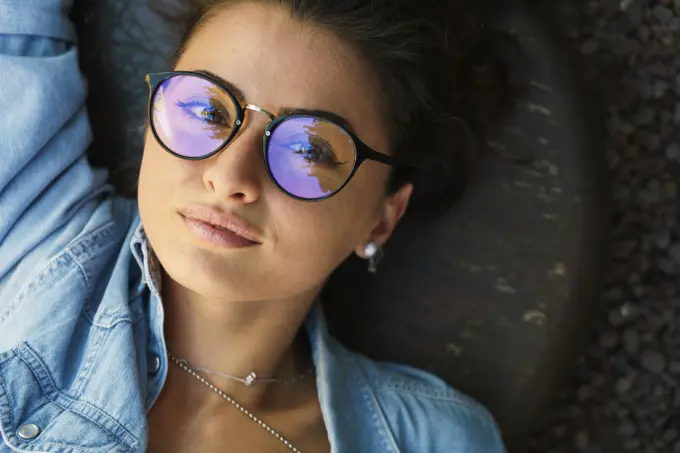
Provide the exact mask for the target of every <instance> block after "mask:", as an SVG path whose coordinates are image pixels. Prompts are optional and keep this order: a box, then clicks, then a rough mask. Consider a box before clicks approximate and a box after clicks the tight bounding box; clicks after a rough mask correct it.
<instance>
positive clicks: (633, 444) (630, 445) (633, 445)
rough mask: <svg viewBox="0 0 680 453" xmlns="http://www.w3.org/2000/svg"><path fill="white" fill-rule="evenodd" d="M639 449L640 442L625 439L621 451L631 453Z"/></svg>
mask: <svg viewBox="0 0 680 453" xmlns="http://www.w3.org/2000/svg"><path fill="white" fill-rule="evenodd" d="M638 448H640V441H639V440H638V439H632V438H629V439H626V440H624V441H623V449H624V450H626V451H633V450H637V449H638Z"/></svg>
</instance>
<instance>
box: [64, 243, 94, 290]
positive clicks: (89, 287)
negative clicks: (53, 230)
mask: <svg viewBox="0 0 680 453" xmlns="http://www.w3.org/2000/svg"><path fill="white" fill-rule="evenodd" d="M64 254H67V255H68V256H70V257H71V259H72V260H73V262H74V263H75V264H76V266H78V270H80V273H81V274H82V275H83V279H84V280H85V288H86V290H87V292H88V293H89V292H90V290H91V289H92V287H91V286H90V279H89V278H88V277H87V272H85V268H84V267H83V265H82V264H81V263H80V261H79V260H78V258H76V256H75V255H74V254H73V252H72V251H71V249H70V248H66V249H65V250H64Z"/></svg>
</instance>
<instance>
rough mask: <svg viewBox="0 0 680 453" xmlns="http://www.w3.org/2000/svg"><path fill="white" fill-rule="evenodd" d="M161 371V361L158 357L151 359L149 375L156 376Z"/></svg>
mask: <svg viewBox="0 0 680 453" xmlns="http://www.w3.org/2000/svg"><path fill="white" fill-rule="evenodd" d="M160 369H161V359H160V357H158V356H157V355H154V356H151V358H150V359H149V374H151V375H152V376H155V375H156V374H157V373H158V370H160Z"/></svg>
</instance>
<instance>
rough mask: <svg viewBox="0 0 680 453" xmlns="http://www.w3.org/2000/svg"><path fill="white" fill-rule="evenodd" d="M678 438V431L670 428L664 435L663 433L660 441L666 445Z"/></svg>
mask: <svg viewBox="0 0 680 453" xmlns="http://www.w3.org/2000/svg"><path fill="white" fill-rule="evenodd" d="M676 437H678V430H677V429H675V428H671V429H669V430H668V431H666V432H665V433H663V437H662V438H661V440H663V441H664V442H666V443H669V442H673V441H674V440H675V438H676Z"/></svg>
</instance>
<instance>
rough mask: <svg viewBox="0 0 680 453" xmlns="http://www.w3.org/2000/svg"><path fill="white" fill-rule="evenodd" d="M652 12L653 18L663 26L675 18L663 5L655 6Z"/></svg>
mask: <svg viewBox="0 0 680 453" xmlns="http://www.w3.org/2000/svg"><path fill="white" fill-rule="evenodd" d="M652 12H653V14H654V17H656V19H657V20H658V21H659V22H661V23H662V24H665V23H666V22H668V21H669V20H671V19H672V18H673V17H674V16H675V14H673V11H672V10H671V9H670V8H666V7H665V6H663V5H656V8H654V10H653V11H652Z"/></svg>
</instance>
